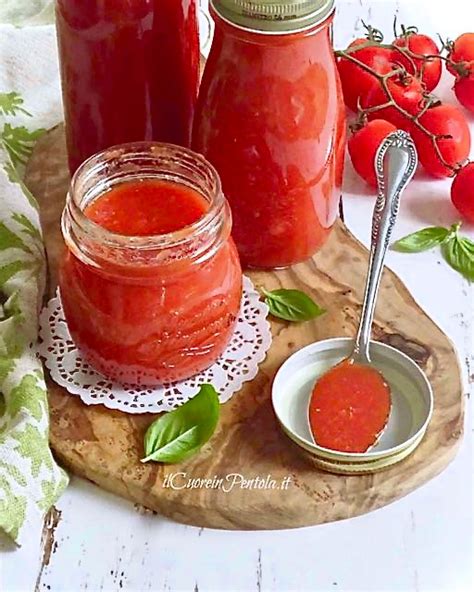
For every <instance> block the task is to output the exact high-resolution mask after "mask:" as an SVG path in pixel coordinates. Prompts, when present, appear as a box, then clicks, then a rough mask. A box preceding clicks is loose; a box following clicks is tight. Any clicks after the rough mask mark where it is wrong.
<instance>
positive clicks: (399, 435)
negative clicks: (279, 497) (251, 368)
mask: <svg viewBox="0 0 474 592" xmlns="http://www.w3.org/2000/svg"><path fill="white" fill-rule="evenodd" d="M353 343H354V341H353V339H350V338H345V337H341V338H335V339H327V340H325V341H319V342H317V343H313V344H311V345H308V346H307V347H304V348H303V349H301V350H300V351H298V352H297V353H296V354H294V355H292V356H291V357H290V358H288V360H287V361H286V362H285V363H284V364H283V365H282V366H281V368H280V369H279V370H278V372H277V374H276V376H275V380H274V382H273V388H272V403H273V409H274V411H275V414H276V416H277V418H278V421H279V423H280V425H281V427H282V429H283V431H284V432H285V433H286V434H287V435H288V436H289V437H290V438H291V439H292V440H293V441H294V442H295V443H296V444H297V445H298V446H299V447H300V448H301V449H303V450H304V451H305V453H306V455H308V454H309V455H310V456H311V457H312V458H313V460H316V461H317V464H318V466H320V467H321V468H326V469H327V470H332V471H334V472H344V473H356V472H373V471H376V470H380V469H382V468H385V467H386V466H389V465H391V464H394V463H395V462H399V461H400V460H402V459H403V458H405V457H406V456H407V455H408V454H409V453H411V452H412V451H413V450H414V449H415V448H416V446H417V445H418V444H419V443H420V442H421V440H422V438H423V436H424V434H425V432H426V428H427V427H428V423H429V421H430V419H431V415H432V413H433V392H432V389H431V386H430V383H429V382H428V379H427V378H426V376H425V374H424V372H423V371H422V370H421V368H419V366H417V364H415V362H413V361H412V360H411V359H410V358H409V357H408V356H406V355H405V354H404V353H402V352H401V351H399V350H397V349H395V348H393V347H391V346H389V345H386V344H384V343H379V342H376V341H371V342H370V355H371V359H372V363H373V365H374V366H375V367H376V368H377V369H378V370H380V372H382V374H383V376H384V377H385V379H386V380H387V382H388V383H389V385H390V389H391V396H392V408H391V410H390V417H389V421H388V424H387V426H386V428H385V430H384V432H383V434H382V435H381V437H380V439H379V440H378V442H377V443H376V444H375V445H374V446H373V447H372V448H371V449H370V450H368V451H367V452H363V453H347V452H339V451H337V450H331V449H329V448H323V447H322V446H318V445H317V444H316V443H315V442H314V439H313V436H312V434H311V430H310V427H309V418H308V408H309V400H310V397H311V393H312V390H313V386H314V384H315V382H316V380H317V379H318V378H319V377H320V376H321V375H322V374H324V373H325V372H326V371H327V370H329V369H330V368H332V367H333V366H335V365H336V364H338V363H339V362H341V361H342V360H343V359H345V358H347V357H348V356H349V355H350V354H351V352H352V348H353Z"/></svg>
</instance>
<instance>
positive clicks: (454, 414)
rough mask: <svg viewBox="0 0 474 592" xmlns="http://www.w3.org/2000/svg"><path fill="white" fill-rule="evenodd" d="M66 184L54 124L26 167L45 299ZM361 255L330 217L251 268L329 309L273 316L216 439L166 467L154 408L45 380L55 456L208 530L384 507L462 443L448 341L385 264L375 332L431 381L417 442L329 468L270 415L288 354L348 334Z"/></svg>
mask: <svg viewBox="0 0 474 592" xmlns="http://www.w3.org/2000/svg"><path fill="white" fill-rule="evenodd" d="M68 181H69V179H68V171H67V165H66V147H65V142H64V131H63V127H62V126H59V127H57V128H55V129H53V130H51V131H50V132H48V133H47V134H45V135H44V136H43V137H42V139H41V140H40V141H39V142H38V144H37V146H36V149H35V151H34V154H33V156H32V158H31V161H30V163H29V166H28V170H27V185H28V187H29V188H30V189H31V191H32V192H33V193H34V195H35V196H36V197H37V198H38V200H39V203H40V209H41V219H42V225H43V230H44V235H45V242H46V250H47V254H48V259H49V270H50V275H49V295H50V296H52V295H53V293H54V291H55V288H56V277H57V266H58V260H59V258H60V256H61V251H62V249H63V246H62V238H61V233H60V227H59V219H60V214H61V210H62V208H63V204H64V199H65V195H66V190H67V187H68ZM367 256H368V253H367V250H366V249H365V248H364V247H363V246H362V245H361V244H360V243H359V242H358V241H357V240H356V239H355V238H354V237H353V236H352V234H351V233H350V232H349V231H348V230H347V228H345V226H344V225H343V224H342V223H341V222H338V223H337V224H336V227H335V229H334V231H333V233H332V235H331V237H330V239H329V241H328V242H327V244H326V245H325V246H324V248H323V249H322V251H321V252H320V253H319V254H317V255H316V256H315V257H314V258H313V259H311V260H309V261H307V262H305V263H301V264H299V265H295V266H293V267H291V268H289V269H285V270H281V271H274V272H261V271H252V272H251V273H249V275H250V277H251V278H252V280H253V282H254V283H255V284H256V285H257V286H265V287H266V288H267V289H269V290H271V289H274V288H277V287H280V286H283V287H285V288H297V289H300V290H304V291H306V292H308V293H310V294H312V295H313V297H314V298H315V300H316V301H317V302H318V303H319V304H321V305H322V306H323V307H324V308H325V309H327V313H326V314H325V315H324V316H323V317H321V318H319V319H316V320H315V321H309V322H306V323H302V324H291V323H286V322H283V321H278V320H272V321H271V326H272V333H273V344H272V347H271V349H270V351H269V353H268V355H267V357H266V359H265V361H264V362H263V363H262V364H261V366H260V371H259V373H258V375H257V377H256V378H255V379H254V380H253V381H252V382H249V383H246V384H245V385H244V386H243V388H242V390H241V391H240V392H238V393H236V394H235V395H234V396H233V397H232V399H231V400H230V401H229V402H228V403H226V404H225V405H223V407H222V414H221V420H220V422H219V425H218V428H217V430H216V433H215V435H214V436H213V438H212V439H211V441H210V442H209V443H208V444H207V445H206V446H205V447H204V448H203V449H202V451H201V452H200V453H199V454H198V455H197V456H195V457H194V458H192V459H190V460H188V461H187V462H184V463H182V464H180V465H174V466H163V465H160V464H157V463H149V464H145V465H144V464H141V463H140V462H139V459H140V458H141V457H142V456H143V448H142V442H143V435H144V432H145V430H146V428H147V426H148V425H149V424H150V423H151V422H152V421H153V420H154V419H155V417H154V416H152V415H148V414H144V415H138V416H136V415H126V414H124V413H121V412H118V411H110V410H108V409H106V408H105V407H103V406H100V405H96V406H86V405H84V404H83V403H82V402H81V400H80V398H79V397H77V396H72V395H70V394H68V393H67V392H66V391H65V390H64V389H63V388H61V387H59V386H57V385H56V384H55V383H53V382H52V381H51V380H50V379H49V378H48V389H49V401H50V412H51V435H50V438H51V444H52V447H53V449H54V452H55V454H56V456H57V458H58V459H59V461H60V462H61V463H62V464H63V465H64V466H65V467H66V468H67V469H69V470H70V471H72V472H73V473H75V474H77V475H80V476H82V477H85V478H87V479H89V480H90V481H93V482H94V483H96V484H97V485H99V486H100V487H102V488H104V489H106V490H108V491H111V492H114V493H116V494H118V495H120V496H123V497H125V498H128V499H129V500H131V501H133V502H135V503H138V504H141V505H143V506H145V507H147V508H150V509H152V510H155V511H157V512H159V513H160V514H163V515H165V516H168V517H170V518H172V519H174V520H177V521H179V522H184V523H188V524H194V525H197V526H203V527H212V528H227V529H277V528H290V527H297V526H308V525H312V524H319V523H323V522H329V521H333V520H339V519H342V518H348V517H351V516H357V515H359V514H362V513H365V512H369V511H371V510H374V509H376V508H380V507H381V506H384V505H386V504H388V503H390V502H392V501H394V500H396V499H398V498H401V497H402V496H404V495H406V494H408V493H409V492H410V491H412V490H414V489H415V488H417V487H419V486H420V485H422V484H423V483H426V482H427V481H428V480H429V479H432V478H433V477H434V476H435V475H437V474H438V473H440V471H442V470H443V469H444V468H445V467H446V466H447V465H448V463H449V462H450V461H451V460H452V459H453V458H454V456H455V454H456V450H457V448H458V445H459V443H460V440H461V436H462V431H463V396H462V382H461V378H460V369H459V363H458V359H457V356H456V353H455V350H454V348H453V345H452V344H451V342H450V341H449V339H448V338H447V337H446V335H444V333H443V332H442V331H441V330H440V329H439V328H438V327H437V326H436V325H435V324H434V323H433V321H432V320H431V319H430V318H429V317H428V316H427V315H426V313H424V312H423V310H421V309H420V307H419V306H418V305H417V304H416V303H415V301H414V300H413V298H412V296H411V295H410V293H409V292H408V290H407V289H406V288H405V286H404V285H403V283H402V282H401V281H400V280H399V279H398V277H397V276H396V275H395V274H394V273H392V272H391V271H390V270H386V272H385V274H384V277H383V281H382V286H381V291H380V297H379V304H378V307H377V312H376V318H375V325H374V338H375V339H377V340H379V341H383V342H385V343H388V344H390V345H392V346H394V347H396V348H398V349H400V350H402V351H403V352H405V353H406V354H408V355H409V356H410V357H411V358H413V359H414V360H416V362H418V363H419V364H420V365H421V367H422V368H423V369H424V370H425V371H426V372H427V375H428V377H429V379H430V381H431V384H432V386H433V389H434V396H435V407H434V415H433V418H432V421H431V423H430V426H429V428H428V431H427V434H426V436H425V438H424V439H423V441H422V443H421V445H420V446H419V448H418V449H417V450H416V451H415V452H414V454H412V455H411V456H409V457H408V458H407V459H406V460H404V461H402V462H401V463H399V464H397V465H395V466H393V467H391V468H389V469H387V470H384V471H382V472H380V473H376V474H372V475H363V476H340V475H332V474H329V473H324V472H322V471H320V470H317V469H315V468H314V467H313V466H312V465H310V464H308V463H307V461H306V460H304V459H303V458H302V457H301V456H300V455H299V453H298V451H297V450H296V449H295V448H294V445H293V444H291V443H290V441H289V440H288V439H287V438H286V437H285V436H284V435H283V434H282V433H281V431H280V429H279V427H278V425H277V422H276V419H275V417H274V414H273V410H272V406H271V400H270V393H271V384H272V379H273V376H274V374H275V372H276V371H277V369H278V368H279V366H280V365H281V364H282V362H284V360H286V358H287V357H288V356H289V355H290V354H292V353H293V352H295V351H296V350H298V349H299V348H301V347H303V346H305V345H307V344H309V343H311V342H313V341H316V340H319V339H325V338H328V337H335V336H351V335H354V333H355V330H356V325H357V322H358V318H359V313H360V305H361V300H362V295H363V287H364V286H363V285H364V278H365V275H366V270H367ZM176 473H186V475H187V479H199V478H211V479H212V478H214V477H217V478H225V477H226V476H227V475H229V474H233V473H235V474H241V475H243V477H244V478H245V479H252V478H253V477H256V476H258V477H261V478H262V480H265V479H267V476H269V475H270V476H271V478H272V479H274V480H275V481H276V482H278V483H280V482H282V480H284V479H285V478H287V477H289V478H290V481H289V485H288V486H287V488H280V489H272V488H266V489H246V488H241V487H237V486H235V487H233V488H232V489H231V490H230V491H224V489H205V488H200V489H192V488H189V489H173V488H172V487H166V486H165V483H164V480H165V478H166V476H167V475H169V474H176ZM180 479H181V477H180ZM181 483H182V481H180V482H179V485H181ZM226 489H228V488H227V487H226Z"/></svg>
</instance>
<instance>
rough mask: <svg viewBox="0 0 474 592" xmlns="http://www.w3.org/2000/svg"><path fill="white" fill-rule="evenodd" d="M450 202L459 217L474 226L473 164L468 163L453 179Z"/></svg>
mask: <svg viewBox="0 0 474 592" xmlns="http://www.w3.org/2000/svg"><path fill="white" fill-rule="evenodd" d="M451 201H452V202H453V204H454V206H455V207H456V209H457V210H458V212H459V213H460V214H461V216H462V217H463V218H464V219H465V220H467V221H468V222H471V223H473V224H474V162H468V163H467V164H466V165H465V166H463V168H462V169H460V170H459V171H458V172H457V174H456V176H455V177H454V181H453V184H452V185H451Z"/></svg>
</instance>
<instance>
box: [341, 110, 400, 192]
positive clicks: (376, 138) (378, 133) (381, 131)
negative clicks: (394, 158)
mask: <svg viewBox="0 0 474 592" xmlns="http://www.w3.org/2000/svg"><path fill="white" fill-rule="evenodd" d="M396 129H397V128H396V127H395V126H394V125H393V124H392V123H390V122H388V121H384V120H383V119H374V120H372V121H369V123H368V124H367V125H366V126H364V127H363V128H361V129H360V130H358V131H357V132H355V133H354V134H353V135H352V136H351V137H350V138H349V142H348V144H347V147H348V150H349V155H350V157H351V160H352V164H353V165H354V169H355V170H356V172H357V173H358V174H359V175H360V176H361V177H362V178H363V179H364V180H365V181H367V183H368V184H369V185H371V186H372V187H377V178H376V175H375V155H376V153H377V149H378V147H379V146H380V144H381V143H382V142H383V140H384V139H385V138H386V137H387V136H388V134H390V133H391V132H394V131H395V130H396Z"/></svg>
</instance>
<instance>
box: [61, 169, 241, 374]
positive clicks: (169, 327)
mask: <svg viewBox="0 0 474 592" xmlns="http://www.w3.org/2000/svg"><path fill="white" fill-rule="evenodd" d="M209 207H210V205H209V202H208V201H207V200H206V199H205V198H204V197H203V196H202V195H201V194H200V193H199V192H198V191H196V190H194V189H193V188H191V187H188V186H186V185H182V184H179V183H175V182H171V181H167V180H163V179H156V180H152V179H143V180H140V181H126V182H123V183H120V184H118V185H115V186H114V187H112V189H110V190H109V191H107V192H105V193H103V194H102V195H100V196H99V197H98V198H96V199H95V200H94V201H93V202H92V203H91V204H90V205H88V206H87V207H86V208H85V210H84V214H85V217H86V218H87V219H88V220H92V221H94V222H95V223H97V224H99V225H100V226H101V227H102V228H104V229H106V230H108V231H109V232H113V233H117V236H120V237H124V238H125V237H147V240H148V237H150V235H155V236H156V239H157V240H160V239H166V237H170V236H173V234H172V233H174V232H175V231H178V232H182V231H183V230H185V229H186V228H192V226H190V225H192V224H193V223H196V222H197V221H198V220H200V219H201V218H202V217H203V216H204V215H205V214H206V212H207V211H208V210H209ZM226 232H227V238H225V236H224V240H223V241H222V242H221V244H220V246H219V248H217V249H216V251H215V252H214V254H213V255H212V256H209V257H208V258H207V259H206V260H203V261H201V260H199V261H191V260H190V259H188V257H187V253H186V251H185V252H184V256H183V252H182V251H181V254H180V255H176V258H174V257H173V256H172V257H171V259H170V258H169V257H168V255H169V253H168V255H167V257H168V258H167V263H166V264H163V262H162V261H161V260H160V257H159V256H158V258H157V256H156V251H153V250H152V251H151V252H150V254H147V251H145V253H142V254H140V255H139V258H137V260H136V261H135V253H134V251H133V248H132V249H131V250H130V251H125V252H124V253H122V254H121V255H120V256H119V257H115V258H111V257H109V255H110V251H109V250H108V249H110V247H108V246H107V243H105V242H104V244H103V245H101V246H100V248H97V249H96V254H95V260H94V264H90V263H89V262H88V261H87V260H83V258H82V254H79V255H78V252H77V250H75V249H71V248H70V249H68V251H67V253H66V256H65V258H64V260H63V264H62V268H61V275H60V287H61V297H62V302H63V306H64V311H65V315H66V319H67V322H68V327H69V330H70V332H71V335H72V337H73V339H74V341H75V343H76V345H78V347H79V348H80V349H81V351H82V353H83V355H84V356H85V357H86V359H87V360H88V361H89V362H90V363H91V365H92V366H93V367H94V368H96V369H97V370H98V371H99V372H101V373H102V374H104V375H105V376H107V377H109V378H111V379H113V380H117V381H119V382H125V383H132V384H141V385H149V384H150V385H154V384H162V383H166V382H170V381H176V380H181V379H185V378H189V377H190V376H192V375H194V374H196V373H198V372H200V371H202V370H203V369H205V368H207V367H208V366H210V365H211V364H212V363H213V362H214V361H215V360H216V359H217V358H218V357H219V356H220V354H221V353H222V352H223V351H224V349H225V348H226V346H227V345H228V343H229V340H230V338H231V336H232V333H233V330H234V325H235V322H236V318H237V315H238V310H239V307H240V299H241V285H242V276H241V270H240V265H239V260H238V255H237V251H236V249H235V246H234V244H233V242H232V240H231V239H230V238H229V236H228V234H229V232H230V229H229V228H228V229H227V231H226ZM163 233H165V234H163ZM168 233H171V234H168ZM84 240H87V239H84ZM150 240H154V237H151V238H150ZM166 240H167V239H166ZM67 242H68V241H67ZM80 247H81V246H80V245H79V249H80ZM190 248H192V247H190ZM76 249H77V245H76ZM169 250H172V249H169ZM190 254H192V251H191V253H190Z"/></svg>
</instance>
